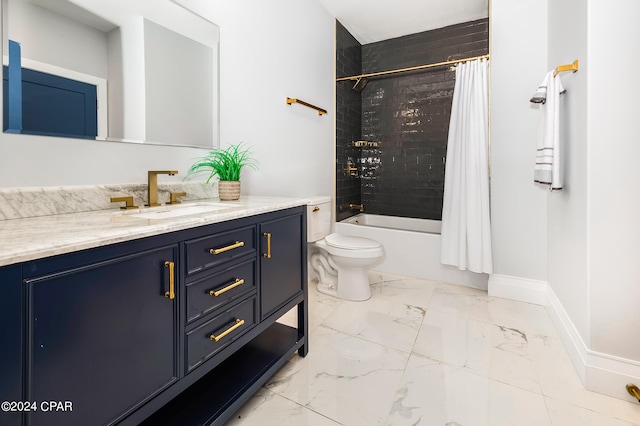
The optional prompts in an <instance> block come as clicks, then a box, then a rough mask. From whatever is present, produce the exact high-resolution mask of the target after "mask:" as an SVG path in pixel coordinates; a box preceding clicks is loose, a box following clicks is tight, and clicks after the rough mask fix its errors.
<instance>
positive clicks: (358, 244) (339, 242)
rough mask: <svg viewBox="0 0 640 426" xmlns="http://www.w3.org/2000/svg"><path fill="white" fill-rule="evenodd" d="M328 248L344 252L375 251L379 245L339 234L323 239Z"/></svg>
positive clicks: (367, 239)
mask: <svg viewBox="0 0 640 426" xmlns="http://www.w3.org/2000/svg"><path fill="white" fill-rule="evenodd" d="M324 240H325V242H326V243H327V245H328V246H331V247H335V248H339V249H344V250H366V249H377V248H379V247H380V243H379V242H377V241H374V240H370V239H369V238H362V237H351V236H348V235H341V234H335V233H334V234H329V235H327V236H326V237H324Z"/></svg>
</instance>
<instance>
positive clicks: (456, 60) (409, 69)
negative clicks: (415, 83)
mask: <svg viewBox="0 0 640 426" xmlns="http://www.w3.org/2000/svg"><path fill="white" fill-rule="evenodd" d="M482 58H485V59H489V54H486V55H481V56H473V57H470V58H464V59H454V60H452V61H444V62H437V63H435V64H427V65H418V66H416V67H409V68H399V69H396V70H389V71H380V72H372V73H368V74H360V75H352V76H349V77H340V78H336V81H346V80H351V81H354V80H358V79H361V78H366V77H375V76H378V75H387V74H395V73H399V72H405V71H415V70H422V69H425V68H433V67H442V66H445V65H453V64H457V63H458V62H467V61H474V60H476V59H482Z"/></svg>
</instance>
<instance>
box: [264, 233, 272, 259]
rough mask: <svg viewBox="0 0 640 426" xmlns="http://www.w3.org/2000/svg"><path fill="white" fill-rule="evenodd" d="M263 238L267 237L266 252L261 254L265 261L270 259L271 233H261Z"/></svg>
mask: <svg viewBox="0 0 640 426" xmlns="http://www.w3.org/2000/svg"><path fill="white" fill-rule="evenodd" d="M262 236H263V237H267V252H266V253H262V257H266V258H267V259H271V232H263V233H262Z"/></svg>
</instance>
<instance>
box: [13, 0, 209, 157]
mask: <svg viewBox="0 0 640 426" xmlns="http://www.w3.org/2000/svg"><path fill="white" fill-rule="evenodd" d="M182 1H183V0H2V22H3V77H4V79H3V130H4V131H5V132H8V133H21V134H36V135H43V136H60V137H75V138H84V139H91V140H98V141H118V142H135V143H147V144H163V145H178V146H194V147H203V148H214V147H217V146H218V137H219V112H218V110H219V100H218V92H219V83H218V77H219V65H218V61H219V54H218V47H219V29H218V26H217V25H215V24H213V23H212V22H210V21H208V20H206V19H204V18H202V17H201V16H199V15H197V14H195V13H193V12H192V11H191V10H189V9H187V8H186V7H185V6H184V5H183V4H182Z"/></svg>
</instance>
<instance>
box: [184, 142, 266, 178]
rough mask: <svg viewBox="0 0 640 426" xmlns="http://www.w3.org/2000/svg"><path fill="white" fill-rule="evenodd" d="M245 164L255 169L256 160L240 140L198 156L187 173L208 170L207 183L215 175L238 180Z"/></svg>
mask: <svg viewBox="0 0 640 426" xmlns="http://www.w3.org/2000/svg"><path fill="white" fill-rule="evenodd" d="M245 166H246V167H251V168H252V169H254V170H257V169H258V162H257V161H256V159H255V158H253V157H252V156H251V150H250V149H249V147H247V146H246V145H245V144H244V142H240V143H239V144H235V145H229V146H228V147H227V148H225V149H218V150H217V151H211V152H209V154H207V155H206V156H205V157H202V158H199V159H198V160H197V161H196V162H195V163H194V164H193V165H192V166H191V167H190V168H189V171H188V175H191V174H194V173H200V172H204V171H208V172H209V177H208V178H207V183H209V181H211V179H212V178H213V177H215V176H218V178H220V180H221V181H225V180H229V181H237V180H240V171H241V170H242V168H243V167H245Z"/></svg>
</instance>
